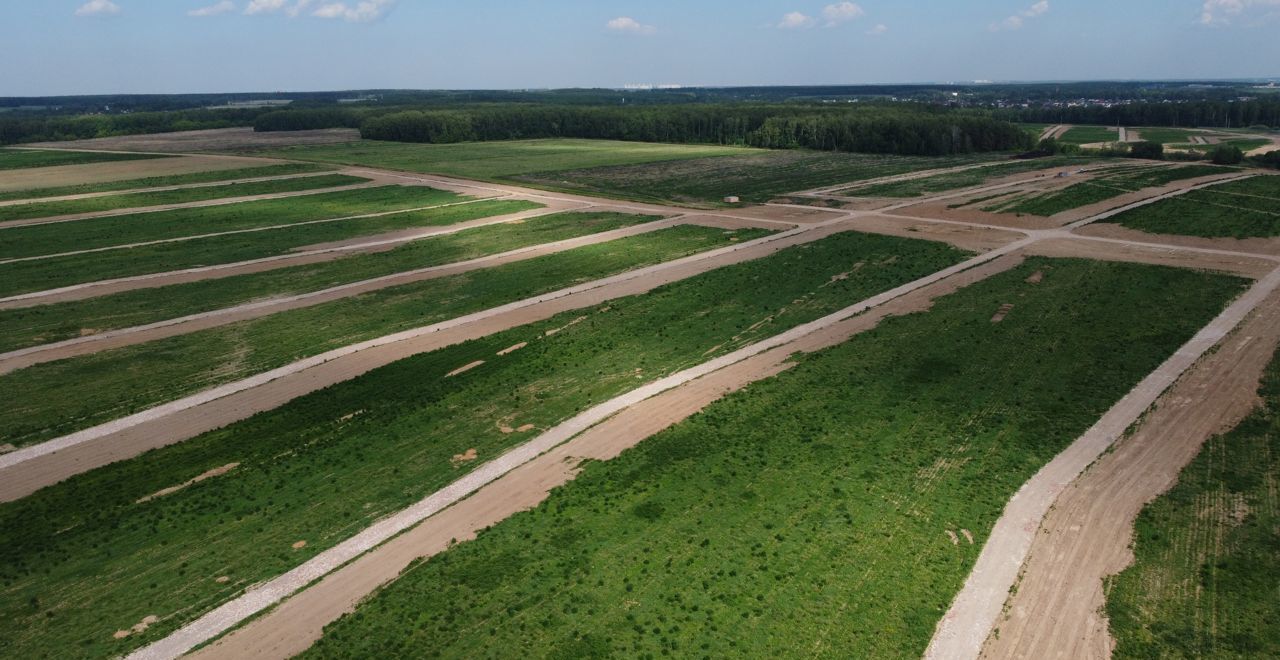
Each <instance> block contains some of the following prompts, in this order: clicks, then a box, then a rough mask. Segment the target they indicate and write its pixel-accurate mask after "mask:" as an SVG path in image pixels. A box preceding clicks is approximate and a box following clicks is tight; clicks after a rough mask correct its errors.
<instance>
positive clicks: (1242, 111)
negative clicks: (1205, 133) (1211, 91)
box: [995, 96, 1280, 128]
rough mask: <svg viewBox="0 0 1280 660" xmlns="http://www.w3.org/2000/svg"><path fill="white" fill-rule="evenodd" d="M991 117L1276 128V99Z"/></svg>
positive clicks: (1279, 119) (1279, 120)
mask: <svg viewBox="0 0 1280 660" xmlns="http://www.w3.org/2000/svg"><path fill="white" fill-rule="evenodd" d="M995 116H997V117H1000V118H1003V119H1008V120H1010V121H1024V122H1030V123H1035V124H1098V125H1102V126H1170V127H1180V128H1248V127H1250V126H1270V127H1280V96H1277V97H1275V98H1258V99H1254V100H1250V101H1186V102H1182V103H1129V104H1125V105H1114V106H1111V107H1109V108H1108V107H1101V106H1092V107H1066V108H1025V109H1017V110H1000V111H997V112H996V114H995Z"/></svg>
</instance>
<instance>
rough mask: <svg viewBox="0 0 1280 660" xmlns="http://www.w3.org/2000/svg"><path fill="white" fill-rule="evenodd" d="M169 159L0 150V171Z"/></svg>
mask: <svg viewBox="0 0 1280 660" xmlns="http://www.w3.org/2000/svg"><path fill="white" fill-rule="evenodd" d="M153 158H169V156H155V155H151V154H116V153H103V152H88V151H35V150H27V149H0V170H19V169H26V168H30V167H54V166H57V165H87V164H89V163H109V162H113V161H121V160H151V159H153Z"/></svg>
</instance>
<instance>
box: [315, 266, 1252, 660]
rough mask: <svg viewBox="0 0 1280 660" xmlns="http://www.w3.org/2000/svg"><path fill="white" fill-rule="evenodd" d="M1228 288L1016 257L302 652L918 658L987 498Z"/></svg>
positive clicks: (632, 463)
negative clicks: (1000, 315) (998, 317)
mask: <svg viewBox="0 0 1280 660" xmlns="http://www.w3.org/2000/svg"><path fill="white" fill-rule="evenodd" d="M1037 272H1038V273H1040V274H1041V276H1042V278H1040V279H1038V280H1037V278H1035V277H1032V275H1033V274H1035V273H1037ZM1028 280H1032V281H1038V283H1032V282H1030V281H1028ZM1241 287H1242V282H1241V281H1240V280H1236V279H1233V278H1227V277H1222V276H1215V275H1207V274H1204V273H1197V272H1192V271H1174V270H1170V269H1165V268H1159V267H1150V266H1134V265H1127V264H1102V263H1096V262H1085V261H1074V260H1049V259H1031V260H1028V262H1027V263H1026V264H1024V265H1023V266H1022V267H1019V268H1017V269H1015V270H1013V271H1010V272H1006V273H1004V274H1001V275H997V276H995V277H994V278H992V279H990V280H988V281H986V282H982V283H978V284H975V285H972V286H971V287H970V288H968V289H965V290H962V291H960V292H958V293H956V294H953V295H951V296H949V297H947V298H944V299H942V300H939V301H938V302H936V303H935V305H934V307H933V309H932V310H931V311H929V312H925V313H919V314H913V315H911V316H908V317H901V318H892V319H889V320H886V321H883V322H882V323H881V325H880V326H879V327H878V328H876V329H874V330H871V331H869V332H866V333H864V334H862V335H858V336H856V337H854V338H853V339H851V340H850V341H848V342H846V343H845V344H843V345H840V346H838V347H836V348H832V349H829V350H827V351H823V352H821V353H818V354H815V355H811V356H805V357H801V358H800V359H799V360H798V361H799V365H798V366H796V367H795V368H793V369H792V370H790V371H787V372H784V373H782V374H780V375H778V376H776V377H774V378H772V379H770V380H766V381H762V382H758V383H756V384H753V385H751V386H749V387H748V388H747V389H745V390H743V391H740V392H738V393H736V394H731V395H729V396H728V397H727V398H725V399H723V400H721V401H719V402H717V403H715V404H712V405H711V406H710V407H708V408H707V409H706V410H704V411H703V412H702V413H700V414H698V415H697V416H695V417H693V418H691V419H689V420H686V421H685V422H682V423H680V424H679V425H677V426H675V427H673V428H671V429H669V430H667V431H665V432H663V433H660V434H659V435H657V436H655V437H652V438H649V439H648V440H645V441H644V442H643V443H641V444H640V445H639V446H638V447H636V448H633V449H631V450H628V451H626V452H625V453H623V454H622V455H621V456H620V457H618V458H616V459H613V460H611V461H608V462H604V463H590V464H587V465H586V466H585V467H584V468H583V472H582V474H581V475H579V476H578V477H577V480H576V481H574V482H572V483H570V484H568V485H566V486H564V487H561V488H559V489H557V490H555V491H553V492H552V494H551V496H550V498H549V499H548V500H546V501H545V502H543V503H542V504H541V505H539V506H538V507H537V508H535V509H533V510H531V511H527V512H524V513H519V514H516V515H515V516H513V517H511V518H509V519H507V520H506V521H504V522H501V523H499V524H497V525H495V526H493V527H491V528H489V529H488V530H487V531H484V532H482V533H481V534H480V536H479V538H478V539H477V540H475V541H472V542H466V543H461V544H459V545H456V546H453V547H452V548H451V549H449V550H447V551H446V552H444V553H443V554H440V555H437V556H436V557H434V558H432V559H429V560H427V561H425V562H420V563H419V564H418V565H416V566H415V567H413V568H411V569H409V570H408V571H406V572H405V573H403V574H402V575H401V576H400V578H399V579H398V580H397V581H396V582H394V583H392V584H391V585H389V586H388V587H386V588H385V589H383V590H382V591H381V592H380V593H378V594H376V595H375V596H373V597H372V598H370V599H369V600H367V601H365V602H364V603H363V604H362V605H361V606H360V607H359V608H358V609H357V612H356V613H355V614H353V615H349V616H347V617H345V618H344V619H342V620H340V621H339V622H338V623H336V624H333V625H331V626H330V627H329V628H328V629H327V630H326V636H325V637H324V638H323V639H322V640H321V641H320V642H319V643H318V645H317V646H315V647H313V648H312V649H311V651H310V652H309V653H307V654H304V657H348V656H364V655H371V654H372V655H391V656H413V655H418V654H425V653H439V654H441V655H443V656H446V657H484V656H486V655H491V654H501V649H510V648H517V647H518V648H521V649H522V650H523V652H525V653H527V654H529V655H531V656H535V657H540V656H557V655H561V654H563V655H564V656H566V657H583V656H591V655H615V656H628V657H638V656H644V655H646V654H652V655H654V656H655V657H656V656H658V655H662V654H664V653H665V654H669V655H674V656H682V655H693V654H696V655H699V656H701V655H709V656H711V657H752V656H758V655H763V654H771V655H781V656H786V657H792V656H794V657H811V656H812V655H815V654H816V655H826V654H830V655H838V656H841V657H919V656H920V654H921V653H922V652H923V650H924V648H925V646H926V645H927V643H928V641H929V638H930V636H931V635H932V633H933V630H934V625H935V624H936V622H937V620H938V619H939V618H940V617H941V616H942V614H943V613H944V612H945V611H946V609H947V606H948V604H949V602H950V600H951V598H952V596H953V595H954V594H955V592H956V591H957V590H958V589H959V587H960V585H961V584H962V583H963V581H964V579H965V577H966V574H967V572H968V570H969V567H970V566H971V565H972V563H973V561H974V559H975V558H976V557H977V555H978V552H979V550H980V549H981V546H982V543H983V542H984V541H985V540H986V535H987V533H988V531H989V529H990V527H991V525H992V524H993V523H994V522H995V520H996V519H997V517H998V516H999V515H1000V513H1001V511H1002V509H1003V507H1004V504H1005V502H1006V500H1007V499H1008V497H1009V496H1010V495H1012V494H1013V492H1014V491H1016V490H1017V488H1018V487H1019V486H1020V485H1021V484H1022V483H1023V482H1024V481H1025V480H1026V479H1027V478H1028V477H1029V476H1031V474H1033V473H1034V472H1035V471H1036V470H1037V469H1039V467H1040V466H1041V465H1043V464H1044V463H1045V462H1046V461H1048V460H1049V459H1050V458H1052V457H1053V456H1054V455H1055V454H1056V453H1057V452H1058V451H1059V450H1061V449H1062V448H1063V447H1065V446H1066V445H1067V444H1069V443H1070V442H1071V441H1072V440H1074V439H1075V437H1076V436H1077V435H1078V434H1080V433H1081V432H1083V431H1084V430H1085V429H1086V428H1088V427H1089V426H1090V425H1091V424H1093V423H1094V421H1096V419H1097V418H1098V416H1099V415H1101V414H1102V413H1103V412H1104V411H1105V410H1106V409H1107V408H1109V407H1110V406H1111V405H1112V404H1113V403H1114V402H1115V401H1116V400H1118V399H1119V398H1120V397H1121V396H1123V395H1124V394H1125V393H1126V391H1127V390H1128V389H1129V388H1130V387H1132V386H1133V385H1134V384H1136V383H1137V382H1138V381H1139V380H1141V379H1142V377H1143V376H1145V375H1146V374H1147V373H1148V372H1149V371H1150V370H1151V369H1153V368H1154V367H1155V366H1157V365H1158V364H1159V363H1160V362H1161V361H1162V360H1164V359H1165V358H1166V357H1167V356H1168V355H1170V354H1171V353H1172V352H1173V351H1174V350H1176V349H1177V347H1178V346H1179V345H1180V344H1181V343H1182V342H1183V341H1184V340H1186V339H1188V338H1190V337H1191V336H1192V335H1193V334H1194V333H1195V331H1196V330H1197V329H1198V328H1199V327H1200V326H1201V325H1202V324H1204V323H1205V322H1207V321H1208V320H1209V319H1210V318H1212V317H1213V316H1214V315H1215V314H1216V313H1217V312H1218V311H1219V310H1220V309H1221V308H1222V307H1223V305H1224V303H1225V302H1226V301H1227V300H1228V299H1230V298H1231V297H1232V296H1234V295H1235V294H1237V293H1239V292H1240V291H1241ZM1010 302H1014V303H1016V304H1015V305H1014V307H1013V309H1012V310H1011V311H1010V313H1009V314H1008V315H1007V316H1006V317H1005V318H1004V319H1003V320H1002V321H1000V322H999V323H993V322H992V321H991V316H992V314H993V312H995V311H996V310H997V309H999V308H1000V307H1001V306H1002V305H1004V304H1008V303H1010ZM1067 328H1069V329H1070V331H1067V330H1065V329H1067ZM1120 347H1123V348H1120ZM971 537H972V539H973V540H972V542H970V538H971ZM410 622H411V623H410Z"/></svg>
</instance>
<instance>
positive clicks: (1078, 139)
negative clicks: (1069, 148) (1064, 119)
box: [1058, 126, 1120, 145]
mask: <svg viewBox="0 0 1280 660" xmlns="http://www.w3.org/2000/svg"><path fill="white" fill-rule="evenodd" d="M1119 139H1120V134H1119V133H1117V132H1116V129H1114V128H1108V127H1106V126H1072V127H1071V128H1070V129H1068V130H1067V132H1066V133H1063V135H1062V137H1060V138H1058V141H1059V142H1062V143H1063V144H1077V145H1078V144H1093V143H1095V142H1115V141H1116V140H1119Z"/></svg>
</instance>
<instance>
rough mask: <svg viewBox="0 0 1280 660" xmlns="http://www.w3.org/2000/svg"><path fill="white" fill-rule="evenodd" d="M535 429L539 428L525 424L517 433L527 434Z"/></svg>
mask: <svg viewBox="0 0 1280 660" xmlns="http://www.w3.org/2000/svg"><path fill="white" fill-rule="evenodd" d="M535 428H537V427H535V426H534V425H533V424H525V425H524V426H521V427H520V428H518V429H516V431H518V432H520V433H527V432H529V431H532V430H533V429H535Z"/></svg>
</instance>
